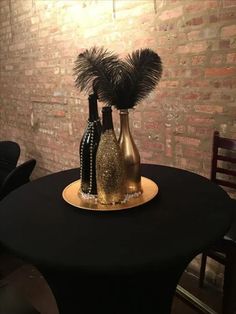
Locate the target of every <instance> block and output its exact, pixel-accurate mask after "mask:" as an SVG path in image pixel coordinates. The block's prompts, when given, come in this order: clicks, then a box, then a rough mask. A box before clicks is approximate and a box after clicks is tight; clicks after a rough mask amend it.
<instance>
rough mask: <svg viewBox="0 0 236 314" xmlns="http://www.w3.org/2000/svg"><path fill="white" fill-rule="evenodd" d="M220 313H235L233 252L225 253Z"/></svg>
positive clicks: (235, 261)
mask: <svg viewBox="0 0 236 314" xmlns="http://www.w3.org/2000/svg"><path fill="white" fill-rule="evenodd" d="M222 313H223V314H235V313H236V255H234V254H226V263H225V271H224V287H223V302H222Z"/></svg>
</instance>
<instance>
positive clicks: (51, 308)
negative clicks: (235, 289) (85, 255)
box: [0, 254, 221, 314]
mask: <svg viewBox="0 0 236 314" xmlns="http://www.w3.org/2000/svg"><path fill="white" fill-rule="evenodd" d="M0 276H1V277H0V278H2V280H0V286H1V283H3V282H7V283H8V284H9V285H10V286H12V287H13V288H16V289H17V290H19V291H21V293H22V294H23V295H24V297H25V298H26V299H27V300H28V301H29V302H30V303H31V304H32V305H33V306H34V307H35V308H36V309H37V310H38V311H39V312H40V313H41V314H58V311H57V307H56V304H55V301H54V298H53V296H52V293H51V291H50V289H49V287H48V285H47V283H46V282H45V280H44V278H43V277H42V276H41V274H40V273H39V272H38V270H37V269H36V268H35V267H34V266H32V265H30V264H25V263H23V262H22V261H21V260H18V259H16V258H13V257H10V256H9V255H6V254H5V255H4V254H2V255H0ZM180 284H181V286H183V287H184V288H185V289H187V290H188V291H190V292H191V293H194V295H195V296H197V297H198V298H200V299H201V300H202V301H204V302H205V303H206V304H208V305H209V306H210V307H211V308H213V309H214V310H215V311H216V312H217V313H220V310H219V309H220V306H221V293H219V292H218V291H216V290H215V289H214V288H213V287H209V286H207V287H205V288H204V289H199V288H198V282H197V278H196V277H195V276H193V275H192V274H190V273H187V272H185V273H184V275H183V276H182V278H181V281H180ZM185 313H186V314H194V313H197V312H196V310H193V309H191V308H190V307H189V306H187V305H186V304H184V303H183V302H182V301H181V300H179V299H178V298H177V297H175V299H174V304H173V310H172V314H185ZM0 314H7V313H0ZM68 314H69V313H68Z"/></svg>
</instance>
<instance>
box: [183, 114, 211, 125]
mask: <svg viewBox="0 0 236 314" xmlns="http://www.w3.org/2000/svg"><path fill="white" fill-rule="evenodd" d="M187 123H188V124H189V125H193V126H212V125H214V123H215V120H214V118H205V117H202V116H199V115H189V116H188V117H187Z"/></svg>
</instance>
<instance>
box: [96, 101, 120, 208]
mask: <svg viewBox="0 0 236 314" xmlns="http://www.w3.org/2000/svg"><path fill="white" fill-rule="evenodd" d="M102 122H103V123H102V135H101V138H100V142H99V146H98V150H97V157H96V178H97V193H98V202H99V203H101V204H107V205H108V204H116V203H121V202H122V201H124V198H125V194H124V161H123V158H122V154H121V151H120V147H119V144H118V142H117V139H116V136H115V132H114V128H113V122H112V110H111V107H103V108H102Z"/></svg>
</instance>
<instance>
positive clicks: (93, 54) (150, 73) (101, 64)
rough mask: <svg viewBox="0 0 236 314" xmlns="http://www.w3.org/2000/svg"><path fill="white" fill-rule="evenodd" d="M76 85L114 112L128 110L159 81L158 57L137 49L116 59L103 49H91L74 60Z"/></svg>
mask: <svg viewBox="0 0 236 314" xmlns="http://www.w3.org/2000/svg"><path fill="white" fill-rule="evenodd" d="M74 74H75V75H76V80H75V85H76V87H78V88H80V90H85V91H86V92H89V93H90V92H91V90H92V89H93V92H94V93H96V94H97V95H98V99H99V100H100V101H103V102H105V103H106V104H107V105H109V106H115V107H116V108H117V109H129V108H132V107H134V106H135V105H136V104H137V103H139V102H140V101H141V100H142V99H143V98H144V97H146V96H147V95H148V94H149V93H150V92H151V91H152V90H153V89H154V88H155V86H156V84H157V83H158V82H159V80H160V78H161V74H162V63H161V58H160V57H159V56H158V54H157V53H155V52H154V51H152V50H151V49H140V50H136V51H135V52H133V53H132V54H131V55H128V57H127V58H126V60H124V61H122V60H119V58H118V56H117V55H116V54H114V53H111V52H108V51H107V50H105V49H104V48H97V47H93V48H91V49H89V50H88V49H87V50H86V51H85V52H83V53H81V54H79V55H78V57H77V59H76V61H75V68H74Z"/></svg>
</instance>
